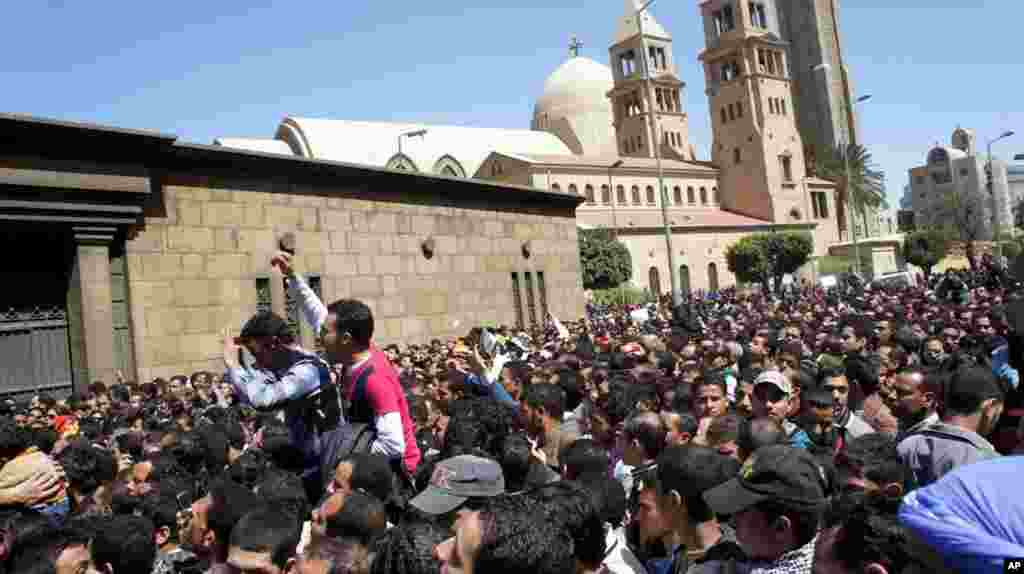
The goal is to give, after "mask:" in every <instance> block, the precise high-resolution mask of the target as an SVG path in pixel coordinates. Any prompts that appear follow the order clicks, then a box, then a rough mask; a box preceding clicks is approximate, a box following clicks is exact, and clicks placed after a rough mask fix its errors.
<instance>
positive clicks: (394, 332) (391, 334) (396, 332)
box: [373, 317, 402, 341]
mask: <svg viewBox="0 0 1024 574" xmlns="http://www.w3.org/2000/svg"><path fill="white" fill-rule="evenodd" d="M374 326H375V329H374V330H375V331H377V332H375V333H374V335H373V336H374V339H376V338H378V337H379V338H380V339H381V340H385V341H394V340H396V339H400V338H401V337H402V320H401V319H400V318H387V317H386V318H384V319H382V320H381V321H380V322H377V321H374ZM378 329H379V331H378Z"/></svg>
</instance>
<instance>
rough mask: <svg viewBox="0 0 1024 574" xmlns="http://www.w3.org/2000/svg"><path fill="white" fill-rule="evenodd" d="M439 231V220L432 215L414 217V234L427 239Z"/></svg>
mask: <svg viewBox="0 0 1024 574" xmlns="http://www.w3.org/2000/svg"><path fill="white" fill-rule="evenodd" d="M436 230H437V218H435V217H434V216H432V215H414V216H412V234H413V235H419V236H422V237H424V238H426V237H427V236H428V235H433V234H434V233H435V232H436Z"/></svg>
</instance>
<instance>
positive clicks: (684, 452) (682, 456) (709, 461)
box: [655, 444, 740, 524]
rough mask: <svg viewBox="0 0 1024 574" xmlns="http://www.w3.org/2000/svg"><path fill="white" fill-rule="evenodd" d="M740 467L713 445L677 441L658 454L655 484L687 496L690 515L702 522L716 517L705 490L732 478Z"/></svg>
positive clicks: (667, 491) (660, 487)
mask: <svg viewBox="0 0 1024 574" xmlns="http://www.w3.org/2000/svg"><path fill="white" fill-rule="evenodd" d="M739 470H740V464H739V462H737V461H736V460H735V459H733V458H731V457H727V456H725V455H722V454H718V452H716V451H714V450H712V449H710V448H707V447H703V446H697V445H689V444H687V445H675V446H671V447H669V448H667V449H665V452H663V453H661V456H659V457H658V467H657V470H656V471H655V472H656V476H657V481H656V484H657V485H658V490H659V492H661V493H665V494H667V493H669V492H672V491H675V492H677V493H679V496H680V497H683V498H685V500H686V512H687V515H688V516H689V518H690V520H691V521H693V522H694V523H695V524H700V523H702V522H709V521H710V520H711V519H713V518H714V517H715V514H714V512H713V511H712V510H711V507H709V506H708V505H707V503H706V502H704V498H703V495H704V493H705V492H707V491H708V490H711V489H712V488H714V487H716V486H718V485H720V484H722V483H724V482H727V481H729V480H730V479H732V478H733V477H734V476H736V474H737V473H739Z"/></svg>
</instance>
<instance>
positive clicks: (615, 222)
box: [608, 159, 622, 241]
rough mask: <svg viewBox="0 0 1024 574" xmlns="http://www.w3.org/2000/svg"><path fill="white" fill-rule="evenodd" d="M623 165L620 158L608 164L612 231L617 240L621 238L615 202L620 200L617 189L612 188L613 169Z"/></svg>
mask: <svg viewBox="0 0 1024 574" xmlns="http://www.w3.org/2000/svg"><path fill="white" fill-rule="evenodd" d="M620 167H622V160H621V159H620V160H618V161H616V162H615V163H613V164H611V165H610V166H608V196H609V197H611V199H612V233H614V234H615V240H616V241H618V240H619V219H618V216H617V215H616V209H615V204H617V203H618V202H619V196H618V195H617V194H616V193H615V189H614V188H612V170H613V169H618V168H620Z"/></svg>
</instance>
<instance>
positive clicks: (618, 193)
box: [615, 185, 626, 205]
mask: <svg viewBox="0 0 1024 574" xmlns="http://www.w3.org/2000/svg"><path fill="white" fill-rule="evenodd" d="M615 202H616V203H618V204H619V205H625V204H626V188H625V187H622V186H621V185H616V186H615Z"/></svg>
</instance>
